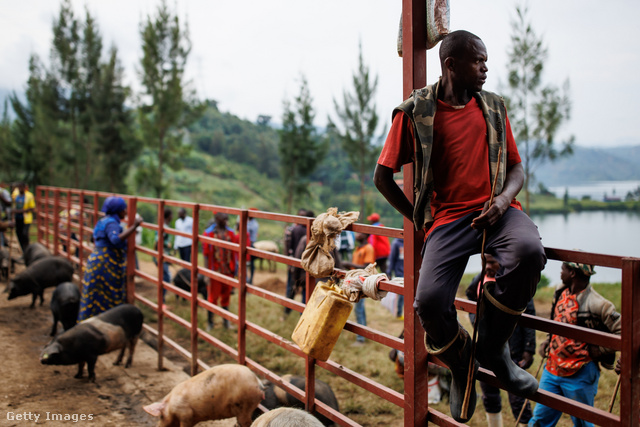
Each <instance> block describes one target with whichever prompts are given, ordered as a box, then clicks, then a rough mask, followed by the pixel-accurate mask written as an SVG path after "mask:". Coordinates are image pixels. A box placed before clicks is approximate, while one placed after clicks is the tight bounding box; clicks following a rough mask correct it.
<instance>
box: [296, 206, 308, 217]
mask: <svg viewBox="0 0 640 427" xmlns="http://www.w3.org/2000/svg"><path fill="white" fill-rule="evenodd" d="M298 216H307V210H306V209H302V208H300V209H298Z"/></svg>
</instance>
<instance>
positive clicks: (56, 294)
mask: <svg viewBox="0 0 640 427" xmlns="http://www.w3.org/2000/svg"><path fill="white" fill-rule="evenodd" d="M50 307H51V313H52V314H53V327H52V328H51V334H50V335H51V336H52V337H53V336H55V335H56V331H57V329H58V321H60V322H61V323H62V328H63V329H64V330H65V331H66V330H68V329H71V328H72V327H73V326H75V324H76V320H77V319H78V310H79V309H80V289H78V286H76V285H75V284H73V283H71V282H64V283H60V284H59V285H58V286H56V290H55V291H53V295H52V296H51V304H50Z"/></svg>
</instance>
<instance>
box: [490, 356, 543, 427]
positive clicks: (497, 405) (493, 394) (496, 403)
mask: <svg viewBox="0 0 640 427" xmlns="http://www.w3.org/2000/svg"><path fill="white" fill-rule="evenodd" d="M514 362H515V360H514ZM480 388H481V389H482V404H483V405H484V410H485V411H486V412H488V413H492V414H497V413H498V412H502V399H501V398H500V389H499V388H498V387H494V386H492V385H489V384H487V383H484V382H482V381H480ZM508 394H509V405H510V406H511V412H512V413H513V417H514V418H515V419H516V420H517V419H518V415H520V411H521V410H522V405H523V404H524V403H525V401H526V400H527V399H525V398H524V397H521V396H518V395H515V394H512V393H508ZM530 419H531V405H530V404H529V402H527V406H526V407H525V409H524V411H522V417H520V421H519V423H522V424H527V423H528V422H529V420H530Z"/></svg>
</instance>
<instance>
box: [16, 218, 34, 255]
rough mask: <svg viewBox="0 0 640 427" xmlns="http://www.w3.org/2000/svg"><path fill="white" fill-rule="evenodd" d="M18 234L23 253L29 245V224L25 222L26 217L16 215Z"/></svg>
mask: <svg viewBox="0 0 640 427" xmlns="http://www.w3.org/2000/svg"><path fill="white" fill-rule="evenodd" d="M15 222H16V235H17V236H18V242H19V243H20V248H21V249H22V253H24V251H25V250H26V249H27V246H29V225H31V224H25V223H24V218H19V217H17V216H16V221H15Z"/></svg>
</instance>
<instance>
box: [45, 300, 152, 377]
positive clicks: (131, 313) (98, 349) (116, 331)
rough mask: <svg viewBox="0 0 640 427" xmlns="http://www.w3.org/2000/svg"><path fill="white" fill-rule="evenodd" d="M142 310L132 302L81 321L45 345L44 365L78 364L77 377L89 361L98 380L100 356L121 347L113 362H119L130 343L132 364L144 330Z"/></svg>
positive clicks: (90, 374)
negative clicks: (97, 370)
mask: <svg viewBox="0 0 640 427" xmlns="http://www.w3.org/2000/svg"><path fill="white" fill-rule="evenodd" d="M142 320H143V319H142V312H141V311H140V309H139V308H138V307H136V306H135V305H131V304H122V305H119V306H117V307H114V308H112V309H111V310H107V311H105V312H104V313H100V314H99V315H97V316H94V317H90V318H89V319H87V320H85V321H83V322H80V323H78V324H77V325H75V326H74V327H72V328H71V329H69V330H67V331H65V332H63V333H62V334H60V335H58V336H57V337H56V338H54V339H53V340H52V341H51V342H50V343H49V344H47V345H46V346H45V348H44V349H43V350H42V354H41V355H40V363H42V364H43V365H74V364H76V363H77V364H78V373H77V374H76V375H75V377H74V378H82V376H83V371H84V365H85V363H86V364H87V368H88V371H89V381H91V382H95V380H96V374H95V370H94V368H95V366H96V361H97V360H98V356H100V355H101V354H106V353H109V352H112V351H114V350H120V354H119V355H118V358H117V359H116V361H115V362H114V363H113V364H114V365H119V364H120V363H121V362H122V358H123V357H124V352H125V349H126V348H127V347H129V357H128V358H127V362H126V364H125V365H124V367H125V368H128V367H130V366H131V363H132V362H133V352H134V350H135V346H136V343H137V342H138V337H139V336H140V332H141V331H142Z"/></svg>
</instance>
